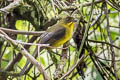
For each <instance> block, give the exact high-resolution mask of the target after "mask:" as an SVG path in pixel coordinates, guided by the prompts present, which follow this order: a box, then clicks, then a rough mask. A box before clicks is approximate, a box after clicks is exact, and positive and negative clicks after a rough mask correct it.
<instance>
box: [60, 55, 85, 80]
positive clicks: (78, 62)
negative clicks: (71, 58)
mask: <svg viewBox="0 0 120 80" xmlns="http://www.w3.org/2000/svg"><path fill="white" fill-rule="evenodd" d="M83 58H84V55H82V57H81V58H80V59H78V61H77V62H76V64H75V65H74V66H73V67H72V68H71V69H70V70H69V71H68V72H67V73H65V74H64V75H63V76H62V77H61V78H60V80H63V79H64V78H65V77H66V76H68V75H69V74H70V73H71V72H72V71H73V70H74V69H75V68H76V67H77V65H78V64H80V63H81V61H82V60H83Z"/></svg>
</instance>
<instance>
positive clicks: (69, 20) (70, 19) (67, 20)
mask: <svg viewBox="0 0 120 80" xmlns="http://www.w3.org/2000/svg"><path fill="white" fill-rule="evenodd" d="M76 21H77V20H75V19H74V18H73V17H70V16H68V17H65V18H62V19H61V20H60V21H59V23H60V24H65V25H67V24H72V23H74V22H76Z"/></svg>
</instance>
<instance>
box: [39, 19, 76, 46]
mask: <svg viewBox="0 0 120 80" xmlns="http://www.w3.org/2000/svg"><path fill="white" fill-rule="evenodd" d="M75 22H76V20H75V19H74V18H73V17H66V18H63V19H61V20H60V21H59V22H58V23H57V24H55V25H53V26H51V27H50V28H48V29H47V30H46V32H45V33H43V34H42V35H41V39H40V43H41V44H49V45H50V46H53V47H59V46H61V45H63V44H64V43H65V42H67V41H68V40H70V38H71V37H72V32H73V29H74V23H75Z"/></svg>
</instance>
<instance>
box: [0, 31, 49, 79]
mask: <svg viewBox="0 0 120 80" xmlns="http://www.w3.org/2000/svg"><path fill="white" fill-rule="evenodd" d="M0 37H1V38H3V39H5V40H6V41H8V42H9V43H11V44H12V45H13V46H14V48H17V50H18V51H20V52H21V54H22V55H24V56H25V57H26V58H27V59H28V60H29V61H30V62H31V63H32V64H34V66H35V67H37V68H38V70H39V71H40V72H41V74H42V75H43V78H44V80H49V77H48V76H47V74H46V73H45V71H44V69H43V68H42V65H41V64H40V63H38V62H37V61H36V59H35V58H34V57H33V56H31V55H30V53H29V52H28V51H27V50H26V49H25V48H24V47H23V46H22V45H21V44H18V43H17V42H14V40H13V39H11V38H10V37H9V36H8V35H7V34H6V33H4V32H3V31H2V30H0Z"/></svg>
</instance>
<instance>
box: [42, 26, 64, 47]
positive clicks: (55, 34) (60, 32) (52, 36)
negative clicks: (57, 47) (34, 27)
mask: <svg viewBox="0 0 120 80" xmlns="http://www.w3.org/2000/svg"><path fill="white" fill-rule="evenodd" d="M54 29H55V28H53V30H52V28H51V31H49V32H46V33H44V34H43V35H42V36H41V40H40V43H41V44H50V45H51V44H53V43H54V42H56V41H57V40H59V39H61V38H62V37H64V36H65V30H66V29H65V28H64V27H59V28H56V30H54Z"/></svg>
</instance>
